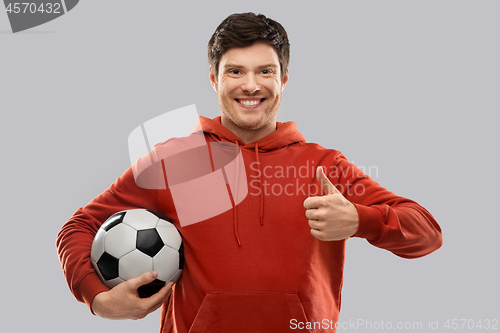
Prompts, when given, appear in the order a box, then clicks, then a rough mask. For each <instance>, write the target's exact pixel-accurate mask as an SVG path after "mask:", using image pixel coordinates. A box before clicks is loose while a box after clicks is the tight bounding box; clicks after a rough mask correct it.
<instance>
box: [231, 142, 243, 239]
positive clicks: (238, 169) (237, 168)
mask: <svg viewBox="0 0 500 333" xmlns="http://www.w3.org/2000/svg"><path fill="white" fill-rule="evenodd" d="M234 143H235V144H236V156H235V163H236V172H235V174H236V179H235V182H234V194H235V195H238V183H239V180H240V179H239V171H240V164H239V163H238V162H239V158H238V153H239V151H240V149H239V148H240V144H239V142H238V140H234ZM235 195H233V204H234V207H233V222H234V237H236V241H237V242H238V245H239V246H241V242H240V236H239V235H238V214H237V212H236V207H237V206H238V205H237V204H236V199H235Z"/></svg>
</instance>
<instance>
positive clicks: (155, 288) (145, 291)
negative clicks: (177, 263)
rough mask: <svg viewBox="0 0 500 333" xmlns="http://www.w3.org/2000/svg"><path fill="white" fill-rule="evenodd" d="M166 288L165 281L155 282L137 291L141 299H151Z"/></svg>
mask: <svg viewBox="0 0 500 333" xmlns="http://www.w3.org/2000/svg"><path fill="white" fill-rule="evenodd" d="M164 286H165V281H161V280H158V279H156V280H154V281H153V282H150V283H148V284H145V285H142V286H140V287H139V288H138V289H137V292H138V293H139V297H140V298H146V297H150V296H152V295H154V294H156V293H157V292H159V291H160V289H161V288H163V287H164Z"/></svg>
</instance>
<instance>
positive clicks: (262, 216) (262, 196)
mask: <svg viewBox="0 0 500 333" xmlns="http://www.w3.org/2000/svg"><path fill="white" fill-rule="evenodd" d="M255 158H256V159H257V165H258V166H259V186H260V208H259V218H260V224H261V225H264V195H263V194H262V170H261V169H260V161H259V143H258V142H256V143H255Z"/></svg>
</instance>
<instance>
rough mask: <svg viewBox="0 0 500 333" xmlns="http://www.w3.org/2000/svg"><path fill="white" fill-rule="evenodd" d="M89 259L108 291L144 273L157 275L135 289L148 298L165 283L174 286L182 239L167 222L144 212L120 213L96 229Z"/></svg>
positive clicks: (178, 274)
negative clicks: (170, 282)
mask: <svg viewBox="0 0 500 333" xmlns="http://www.w3.org/2000/svg"><path fill="white" fill-rule="evenodd" d="M90 259H91V262H92V265H93V266H94V268H95V270H96V272H97V274H98V275H99V277H100V278H101V280H102V281H103V282H104V284H105V285H106V286H108V287H109V288H113V287H114V286H116V285H118V284H119V283H121V282H124V281H125V280H129V279H132V278H134V277H137V276H139V275H141V274H143V273H146V272H150V271H153V270H154V271H156V272H158V278H157V279H156V280H155V281H153V282H152V283H150V284H147V285H145V286H141V287H140V288H139V289H138V291H139V296H141V297H149V296H151V295H152V294H154V293H156V292H157V291H158V290H160V289H161V288H162V287H163V286H164V285H165V284H166V283H167V282H169V281H173V282H174V283H175V282H177V280H178V279H179V278H180V276H181V274H182V266H183V263H184V260H183V259H184V258H183V248H182V238H181V235H180V234H179V231H177V229H176V228H175V226H174V225H173V224H172V223H171V222H169V221H166V220H164V219H161V218H159V217H158V216H156V215H155V214H153V213H152V212H150V211H148V210H146V209H130V210H124V211H121V212H118V213H115V214H113V215H112V216H111V217H109V218H108V219H107V220H106V221H105V222H104V223H103V225H102V226H101V227H100V228H99V230H98V231H97V234H96V235H95V238H94V241H93V243H92V249H91V253H90Z"/></svg>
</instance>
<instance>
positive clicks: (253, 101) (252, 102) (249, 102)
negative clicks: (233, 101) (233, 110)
mask: <svg viewBox="0 0 500 333" xmlns="http://www.w3.org/2000/svg"><path fill="white" fill-rule="evenodd" d="M238 102H239V103H240V104H243V105H248V106H251V105H257V104H259V103H260V99H251V100H249V99H243V100H242V99H239V100H238Z"/></svg>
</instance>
